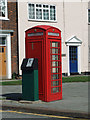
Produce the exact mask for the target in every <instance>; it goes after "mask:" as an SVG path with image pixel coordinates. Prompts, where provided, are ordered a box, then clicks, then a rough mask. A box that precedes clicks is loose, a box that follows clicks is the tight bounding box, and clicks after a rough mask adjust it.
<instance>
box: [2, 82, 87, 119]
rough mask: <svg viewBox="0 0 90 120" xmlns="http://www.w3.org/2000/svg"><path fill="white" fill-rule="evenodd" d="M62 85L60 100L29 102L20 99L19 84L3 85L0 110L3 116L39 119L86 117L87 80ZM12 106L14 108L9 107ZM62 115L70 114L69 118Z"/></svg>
mask: <svg viewBox="0 0 90 120" xmlns="http://www.w3.org/2000/svg"><path fill="white" fill-rule="evenodd" d="M62 87H63V99H62V100H58V101H52V102H43V101H36V102H35V101H34V102H31V101H22V86H21V85H16V86H15V85H13V86H3V87H2V93H1V97H3V98H6V100H3V101H2V103H1V105H2V109H3V111H1V112H2V113H3V114H2V116H3V118H16V117H17V118H23V117H25V118H32V117H33V118H40V119H41V118H43V119H44V118H45V119H46V118H48V119H52V118H53V119H61V120H63V119H64V120H70V119H73V120H74V118H88V82H78V83H76V82H75V83H64V84H63V85H62ZM6 106H7V107H6ZM5 107H6V108H5ZM12 107H13V108H15V109H11V108H12ZM6 110H8V111H6ZM12 111H13V112H12ZM15 111H16V112H15ZM18 111H20V112H18ZM26 112H27V113H26ZM33 113H36V114H33ZM47 114H48V115H47ZM51 115H53V116H51ZM56 115H57V116H58V117H57V116H56ZM62 116H70V118H66V117H63V118H62ZM79 120H80V119H79ZM81 120H83V119H81Z"/></svg>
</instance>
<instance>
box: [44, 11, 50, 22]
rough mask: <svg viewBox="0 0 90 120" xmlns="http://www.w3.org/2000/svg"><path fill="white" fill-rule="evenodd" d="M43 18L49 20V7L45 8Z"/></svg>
mask: <svg viewBox="0 0 90 120" xmlns="http://www.w3.org/2000/svg"><path fill="white" fill-rule="evenodd" d="M43 19H44V20H49V10H47V9H45V10H43Z"/></svg>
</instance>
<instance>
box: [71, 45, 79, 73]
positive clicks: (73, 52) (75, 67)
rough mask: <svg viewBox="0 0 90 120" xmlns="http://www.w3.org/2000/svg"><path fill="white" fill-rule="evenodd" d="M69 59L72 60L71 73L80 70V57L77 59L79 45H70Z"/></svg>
mask: <svg viewBox="0 0 90 120" xmlns="http://www.w3.org/2000/svg"><path fill="white" fill-rule="evenodd" d="M69 61H70V73H77V72H78V59H77V47H76V46H70V47H69Z"/></svg>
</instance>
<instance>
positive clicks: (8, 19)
mask: <svg viewBox="0 0 90 120" xmlns="http://www.w3.org/2000/svg"><path fill="white" fill-rule="evenodd" d="M0 20H9V19H8V18H0Z"/></svg>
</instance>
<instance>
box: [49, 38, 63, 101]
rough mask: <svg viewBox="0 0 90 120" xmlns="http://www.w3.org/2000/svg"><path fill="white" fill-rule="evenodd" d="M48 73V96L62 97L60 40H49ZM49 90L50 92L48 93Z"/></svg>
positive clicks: (52, 97) (53, 97)
mask: <svg viewBox="0 0 90 120" xmlns="http://www.w3.org/2000/svg"><path fill="white" fill-rule="evenodd" d="M49 43H50V45H49V47H50V52H49V54H50V55H49V57H50V61H49V62H50V66H49V69H50V71H51V72H50V73H49V76H51V77H50V79H49V82H50V83H51V84H50V86H49V89H51V90H49V94H50V95H49V96H50V100H52V101H53V99H57V100H58V99H62V72H61V57H60V56H61V43H60V40H50V42H49ZM50 92H51V93H50Z"/></svg>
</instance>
